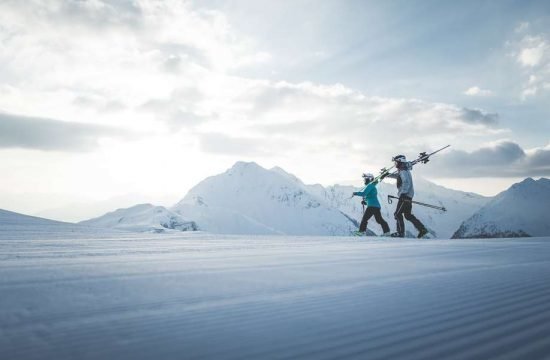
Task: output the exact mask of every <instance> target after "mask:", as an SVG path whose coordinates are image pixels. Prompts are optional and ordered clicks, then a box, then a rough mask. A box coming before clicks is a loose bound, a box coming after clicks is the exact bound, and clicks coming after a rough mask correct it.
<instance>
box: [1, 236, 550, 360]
mask: <svg viewBox="0 0 550 360" xmlns="http://www.w3.org/2000/svg"><path fill="white" fill-rule="evenodd" d="M58 236H59V235H58V234H53V235H52V234H51V233H49V232H48V231H44V232H42V234H41V235H40V236H38V238H39V240H32V239H18V240H5V241H1V242H0V259H1V261H0V290H1V293H2V296H0V333H1V336H0V358H2V359H18V360H27V359H56V360H64V359H135V360H140V359H218V358H223V359H275V358H277V359H282V358H286V359H340V358H357V359H410V360H414V359H496V358H499V359H548V358H549V357H550V342H549V341H548V339H549V338H550V325H549V324H550V301H549V299H550V282H549V281H548V279H549V278H550V238H525V239H499V240H496V239H483V240H460V241H456V240H416V239H414V240H411V239H402V240H401V239H382V238H354V237H289V236H242V235H241V236H220V235H217V236H215V235H208V234H201V233H197V232H177V233H176V232H172V233H169V234H150V233H141V234H138V233H134V234H131V235H125V236H126V237H124V238H117V237H110V238H104V239H100V238H97V237H96V236H94V235H93V234H89V233H88V234H84V235H74V234H73V236H71V235H70V234H69V233H65V234H64V235H63V236H64V237H63V238H62V239H58Z"/></svg>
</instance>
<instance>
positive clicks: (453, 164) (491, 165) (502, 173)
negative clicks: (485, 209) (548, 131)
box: [423, 140, 550, 178]
mask: <svg viewBox="0 0 550 360" xmlns="http://www.w3.org/2000/svg"><path fill="white" fill-rule="evenodd" d="M431 164H432V166H431V167H430V168H429V169H428V168H426V170H423V171H425V172H426V173H428V174H430V175H432V176H435V177H452V178H476V177H495V178H496V177H528V176H549V175H550V146H546V147H542V148H535V149H529V150H524V149H523V148H522V147H521V146H520V145H518V144H516V143H515V142H512V141H508V140H503V141H499V142H496V143H493V144H490V145H487V146H484V147H481V148H478V149H477V150H474V151H471V152H466V151H462V150H450V151H448V152H446V153H443V154H441V155H440V156H438V158H437V161H434V162H433V163H431Z"/></svg>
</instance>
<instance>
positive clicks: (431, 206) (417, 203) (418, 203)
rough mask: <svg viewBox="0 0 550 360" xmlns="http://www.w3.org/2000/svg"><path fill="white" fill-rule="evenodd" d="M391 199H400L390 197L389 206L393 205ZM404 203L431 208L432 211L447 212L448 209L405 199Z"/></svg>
mask: <svg viewBox="0 0 550 360" xmlns="http://www.w3.org/2000/svg"><path fill="white" fill-rule="evenodd" d="M391 199H398V200H399V198H398V197H397V196H393V195H388V204H391V203H392V200H391ZM404 201H407V202H410V203H412V204H416V205H420V206H425V207H429V208H432V209H437V210H441V211H447V209H445V207H444V206H435V205H430V204H426V203H422V202H419V201H413V200H408V199H405V200H404Z"/></svg>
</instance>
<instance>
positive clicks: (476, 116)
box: [460, 108, 498, 126]
mask: <svg viewBox="0 0 550 360" xmlns="http://www.w3.org/2000/svg"><path fill="white" fill-rule="evenodd" d="M460 112H461V113H462V114H461V117H460V119H462V120H463V121H464V122H469V123H471V124H481V125H484V126H494V125H497V124H498V114H496V113H486V112H484V111H483V110H479V109H468V108H462V109H460Z"/></svg>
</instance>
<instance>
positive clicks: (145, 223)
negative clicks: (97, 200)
mask: <svg viewBox="0 0 550 360" xmlns="http://www.w3.org/2000/svg"><path fill="white" fill-rule="evenodd" d="M79 224H82V225H90V226H95V227H101V228H113V229H121V230H128V231H138V232H139V231H152V232H163V231H166V230H177V231H195V230H198V228H197V225H196V224H195V222H194V221H191V220H188V219H184V218H183V217H182V216H181V215H179V214H176V213H175V212H173V211H170V210H168V209H166V208H165V207H164V206H154V205H151V204H139V205H135V206H132V207H129V208H127V209H117V210H115V211H113V212H110V213H107V214H105V215H103V216H100V217H98V218H95V219H90V220H86V221H81V222H80V223H79Z"/></svg>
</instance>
